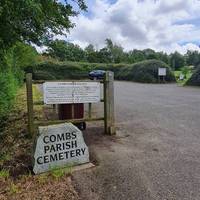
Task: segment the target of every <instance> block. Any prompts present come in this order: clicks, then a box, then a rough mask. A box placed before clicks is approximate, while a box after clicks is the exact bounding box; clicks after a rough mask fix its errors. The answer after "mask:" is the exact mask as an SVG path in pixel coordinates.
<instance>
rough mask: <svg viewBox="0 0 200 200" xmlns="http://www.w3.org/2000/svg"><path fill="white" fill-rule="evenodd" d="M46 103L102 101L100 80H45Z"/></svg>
mask: <svg viewBox="0 0 200 200" xmlns="http://www.w3.org/2000/svg"><path fill="white" fill-rule="evenodd" d="M43 91H44V103H45V104H68V103H96V102H100V83H99V82H45V83H44V84H43Z"/></svg>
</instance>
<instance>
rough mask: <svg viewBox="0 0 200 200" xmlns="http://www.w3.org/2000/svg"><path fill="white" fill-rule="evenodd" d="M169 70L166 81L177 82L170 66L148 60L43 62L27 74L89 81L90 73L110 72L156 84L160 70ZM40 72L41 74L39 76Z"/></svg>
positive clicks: (29, 69)
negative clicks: (96, 71) (92, 71)
mask: <svg viewBox="0 0 200 200" xmlns="http://www.w3.org/2000/svg"><path fill="white" fill-rule="evenodd" d="M159 67H166V68H167V77H166V81H167V82H171V81H175V78H174V75H173V73H172V72H171V70H170V68H169V66H168V65H167V64H165V63H163V62H161V61H158V60H148V61H143V62H139V63H136V64H134V65H129V64H105V63H102V64H101V63H99V64H97V63H74V62H43V63H40V64H38V65H36V66H33V67H31V66H30V67H27V68H26V69H25V70H26V72H31V73H33V77H34V79H41V74H43V75H44V76H43V77H42V79H46V80H48V79H52V78H51V77H52V76H53V79H87V78H88V73H89V72H90V71H91V70H94V69H102V70H105V71H106V70H109V71H113V72H114V73H115V79H119V80H131V81H137V82H149V83H156V82H157V81H158V68H159ZM38 71H39V72H40V73H39V74H38Z"/></svg>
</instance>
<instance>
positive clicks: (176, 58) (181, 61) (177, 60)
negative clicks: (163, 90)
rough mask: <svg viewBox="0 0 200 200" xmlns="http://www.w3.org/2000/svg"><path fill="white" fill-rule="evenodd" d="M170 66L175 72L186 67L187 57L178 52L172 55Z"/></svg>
mask: <svg viewBox="0 0 200 200" xmlns="http://www.w3.org/2000/svg"><path fill="white" fill-rule="evenodd" d="M170 65H171V67H172V69H174V70H178V69H180V68H181V67H183V66H184V65H185V57H184V56H183V55H181V54H180V53H178V52H177V51H176V52H174V53H172V54H170Z"/></svg>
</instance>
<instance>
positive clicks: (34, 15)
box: [0, 0, 86, 49]
mask: <svg viewBox="0 0 200 200" xmlns="http://www.w3.org/2000/svg"><path fill="white" fill-rule="evenodd" d="M64 2H65V3H61V2H59V1H58V0H17V1H15V0H1V1H0V30H1V31H0V47H1V49H6V48H8V47H11V46H12V45H14V44H15V43H16V42H17V41H23V42H31V43H35V44H38V45H40V44H42V43H43V42H45V41H46V40H49V39H51V38H52V37H53V35H56V34H66V32H67V31H68V30H69V29H70V28H72V27H73V26H74V24H73V23H72V22H71V21H70V18H69V17H70V16H75V15H77V14H78V13H77V12H76V11H75V10H74V9H73V7H72V5H71V4H70V3H68V2H69V1H67V0H65V1H64ZM76 2H77V4H78V6H79V8H80V9H81V10H85V9H86V5H85V3H84V0H76Z"/></svg>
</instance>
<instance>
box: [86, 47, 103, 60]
mask: <svg viewBox="0 0 200 200" xmlns="http://www.w3.org/2000/svg"><path fill="white" fill-rule="evenodd" d="M85 53H86V59H87V61H88V62H90V63H95V62H100V61H99V59H98V52H97V51H95V49H94V46H93V45H92V44H89V45H88V46H87V47H86V48H85Z"/></svg>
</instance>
